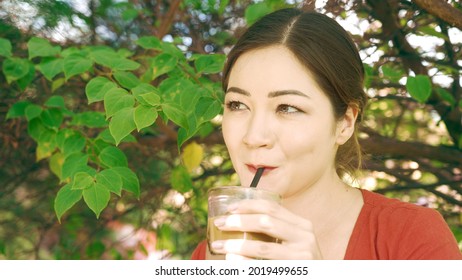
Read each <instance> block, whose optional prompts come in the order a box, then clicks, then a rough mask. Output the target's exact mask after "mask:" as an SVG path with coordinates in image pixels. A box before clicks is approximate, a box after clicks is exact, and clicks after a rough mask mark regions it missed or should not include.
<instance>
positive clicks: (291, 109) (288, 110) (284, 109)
mask: <svg viewBox="0 0 462 280" xmlns="http://www.w3.org/2000/svg"><path fill="white" fill-rule="evenodd" d="M276 111H277V112H278V113H281V114H296V113H303V111H302V110H300V109H298V108H297V107H295V106H292V105H289V104H281V105H279V106H278V108H277V109H276Z"/></svg>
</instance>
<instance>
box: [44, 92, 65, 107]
mask: <svg viewBox="0 0 462 280" xmlns="http://www.w3.org/2000/svg"><path fill="white" fill-rule="evenodd" d="M45 106H47V107H55V108H62V109H64V108H66V104H65V103H64V98H63V97H62V96H59V95H54V96H52V97H50V98H48V100H47V101H46V102H45Z"/></svg>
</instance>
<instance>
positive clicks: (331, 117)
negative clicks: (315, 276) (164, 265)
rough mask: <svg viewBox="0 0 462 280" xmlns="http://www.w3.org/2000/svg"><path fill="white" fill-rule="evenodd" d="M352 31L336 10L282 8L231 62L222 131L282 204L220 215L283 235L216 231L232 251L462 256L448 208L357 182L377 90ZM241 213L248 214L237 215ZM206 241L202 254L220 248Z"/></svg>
mask: <svg viewBox="0 0 462 280" xmlns="http://www.w3.org/2000/svg"><path fill="white" fill-rule="evenodd" d="M363 78H364V70H363V66H362V62H361V59H360V57H359V55H358V52H357V50H356V48H355V45H354V43H353V42H352V40H351V39H350V37H349V36H348V34H347V32H346V31H345V30H344V29H343V28H342V27H340V25H338V24H337V23H336V22H335V21H334V20H332V19H330V18H329V17H327V16H325V15H322V14H318V13H315V12H305V13H304V12H301V11H299V10H296V9H284V10H279V11H277V12H274V13H272V14H270V15H267V16H265V17H263V18H262V19H261V20H259V21H258V22H257V23H255V24H254V25H253V26H252V27H250V29H248V30H247V32H246V33H245V34H244V35H243V36H242V37H241V38H240V40H239V41H238V42H237V44H236V45H235V47H234V48H233V49H232V51H231V52H230V54H229V56H228V61H227V65H226V66H225V69H224V71H223V88H224V90H225V92H226V94H225V110H224V114H223V136H224V139H225V143H226V146H227V148H228V151H229V153H230V156H231V160H232V162H233V166H234V168H235V169H236V172H237V173H238V175H239V177H240V180H241V183H242V185H244V186H248V185H249V184H250V182H251V180H252V178H253V176H254V175H255V172H256V170H257V168H260V167H264V168H265V171H264V173H263V176H262V178H261V180H260V182H259V185H258V187H259V188H263V189H267V190H270V191H273V192H277V193H279V194H280V195H281V196H282V198H283V205H282V206H280V205H277V204H272V203H267V202H266V203H265V202H262V201H246V202H243V203H240V204H238V205H236V207H235V208H234V209H230V210H231V215H230V216H227V217H225V218H223V219H219V220H217V221H216V222H215V224H216V226H217V227H218V228H219V229H220V230H224V231H226V230H237V231H253V232H261V233H265V234H267V235H270V236H273V237H276V238H278V239H279V240H281V243H268V242H261V241H254V240H227V241H216V242H213V243H212V244H211V246H213V248H214V250H215V251H218V252H220V253H222V254H223V255H222V256H225V257H226V258H233V257H234V258H260V259H462V255H461V253H460V251H459V249H458V246H457V243H456V240H455V238H454V236H453V235H452V233H451V231H450V230H449V228H448V226H447V225H446V223H445V222H444V220H443V219H442V217H441V216H440V215H439V214H438V212H436V211H434V210H431V209H427V208H423V207H418V206H415V205H413V204H408V203H403V202H399V201H398V200H392V199H388V198H385V197H383V196H381V195H378V194H374V193H372V192H368V191H366V190H359V189H356V188H352V187H350V186H348V185H347V184H345V183H344V182H343V181H342V179H341V178H342V176H343V175H344V174H346V173H352V172H353V171H354V170H355V168H356V166H355V164H356V165H358V162H359V157H360V150H359V146H358V141H357V135H356V130H357V125H358V120H360V119H361V114H362V112H363V108H364V106H365V103H366V100H367V97H366V95H365V93H364V91H363V84H362V82H363ZM237 221H238V222H237ZM214 257H215V256H212V255H211V254H210V253H209V250H208V248H207V245H206V243H205V242H203V243H201V244H200V245H199V246H198V247H197V248H196V250H195V252H194V253H193V256H192V258H193V259H204V258H214Z"/></svg>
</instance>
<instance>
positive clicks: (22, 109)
mask: <svg viewBox="0 0 462 280" xmlns="http://www.w3.org/2000/svg"><path fill="white" fill-rule="evenodd" d="M29 105H31V103H30V102H29V101H19V102H16V103H14V104H13V105H12V106H11V107H10V109H9V110H8V113H6V119H7V120H8V119H14V118H20V117H24V116H25V114H26V108H27V107H28V106H29Z"/></svg>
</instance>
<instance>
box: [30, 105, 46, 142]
mask: <svg viewBox="0 0 462 280" xmlns="http://www.w3.org/2000/svg"><path fill="white" fill-rule="evenodd" d="M26 110H27V109H26ZM46 130H48V128H46V127H45V126H44V125H43V123H42V121H41V120H40V119H39V118H33V119H32V120H30V121H29V123H28V124H27V133H28V134H29V136H30V137H31V138H32V139H34V140H35V141H36V142H38V141H39V138H40V135H41V134H43V133H44V131H46Z"/></svg>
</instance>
